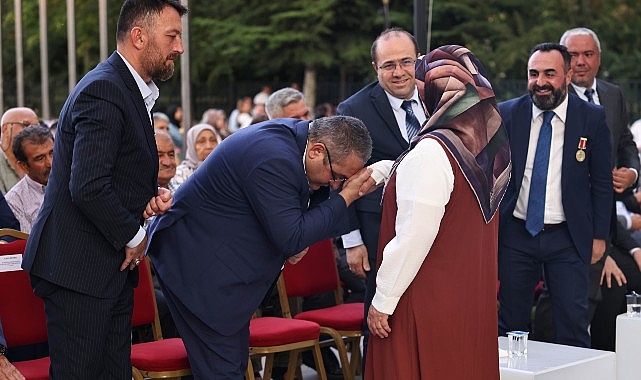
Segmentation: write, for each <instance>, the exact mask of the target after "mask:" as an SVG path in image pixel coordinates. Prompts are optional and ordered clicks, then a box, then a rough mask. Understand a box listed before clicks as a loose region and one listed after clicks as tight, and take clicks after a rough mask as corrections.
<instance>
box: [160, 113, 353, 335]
mask: <svg viewBox="0 0 641 380" xmlns="http://www.w3.org/2000/svg"><path fill="white" fill-rule="evenodd" d="M309 123H310V122H309V121H301V120H296V119H275V120H270V121H266V122H263V123H259V124H256V125H253V126H250V127H247V128H243V129H241V130H239V131H237V132H235V133H234V134H232V135H231V136H229V137H228V138H226V139H225V140H224V141H223V142H222V143H221V144H220V145H219V146H218V147H217V148H216V149H214V151H213V152H212V153H211V154H210V155H209V156H208V157H207V160H205V162H204V163H203V164H202V165H201V166H200V167H199V168H198V170H196V171H195V172H194V174H192V175H191V176H190V177H189V178H188V179H187V181H186V182H185V183H184V184H183V185H181V186H180V188H179V189H178V190H177V191H176V193H175V194H174V202H173V204H172V207H171V209H170V210H169V211H168V212H167V213H166V214H164V215H163V216H161V217H158V218H156V220H154V221H153V222H152V224H151V225H150V226H149V228H148V232H149V246H148V254H149V256H150V257H151V259H152V262H153V264H154V267H155V269H156V273H157V275H158V278H159V279H160V282H161V284H162V285H163V289H164V290H165V291H169V292H170V293H171V294H172V295H173V296H174V297H171V298H174V299H179V300H180V303H181V305H175V306H176V307H179V308H186V309H188V310H189V311H190V313H191V314H193V315H195V316H196V317H197V318H199V319H200V320H201V321H202V322H204V323H205V324H206V325H207V326H209V327H210V328H211V329H213V330H215V331H217V332H218V333H220V334H222V335H225V336H230V335H234V334H236V333H237V332H238V331H239V330H240V329H242V328H243V327H245V326H247V325H248V323H249V320H250V318H251V315H252V313H253V312H254V311H255V310H256V309H257V308H258V306H259V305H260V303H261V301H262V300H263V298H264V297H265V296H266V294H267V292H268V291H269V290H270V288H271V285H272V284H273V283H274V281H275V279H276V278H277V276H278V275H279V273H280V270H281V268H282V266H283V264H284V262H285V260H286V259H287V258H288V257H289V256H292V255H294V254H297V253H299V252H300V251H302V250H303V249H304V248H306V247H308V246H310V245H311V244H313V243H315V242H317V241H319V240H322V239H326V238H328V237H331V236H336V235H340V234H341V233H345V232H348V230H349V228H348V227H349V223H348V217H347V207H346V205H345V201H344V199H343V198H342V197H340V196H338V195H337V194H334V195H330V198H329V199H327V200H325V201H324V202H320V203H319V204H318V205H317V206H316V207H314V208H313V209H311V210H307V207H308V202H309V200H310V195H309V184H308V182H307V176H306V173H305V168H304V166H303V155H304V152H305V147H306V143H307V134H308V126H309ZM168 298H169V297H168Z"/></svg>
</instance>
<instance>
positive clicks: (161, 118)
mask: <svg viewBox="0 0 641 380" xmlns="http://www.w3.org/2000/svg"><path fill="white" fill-rule="evenodd" d="M151 116H152V117H153V118H154V129H156V130H159V131H163V132H167V133H169V116H167V115H166V114H164V113H162V112H154V113H153V114H152V115H151ZM172 145H173V140H172Z"/></svg>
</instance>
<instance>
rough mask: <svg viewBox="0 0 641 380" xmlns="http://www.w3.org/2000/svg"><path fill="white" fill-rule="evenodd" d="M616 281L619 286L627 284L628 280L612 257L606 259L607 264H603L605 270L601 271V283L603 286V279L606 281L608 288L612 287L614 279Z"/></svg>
mask: <svg viewBox="0 0 641 380" xmlns="http://www.w3.org/2000/svg"><path fill="white" fill-rule="evenodd" d="M613 278H614V279H615V280H616V282H617V284H619V286H623V284H627V283H628V280H627V279H626V278H625V275H624V274H623V272H621V268H619V266H618V265H617V263H616V261H614V259H613V258H612V257H610V256H608V257H606V258H605V263H604V264H603V270H602V271H601V282H600V284H601V285H603V279H605V284H606V285H607V287H608V288H611V287H612V279H613Z"/></svg>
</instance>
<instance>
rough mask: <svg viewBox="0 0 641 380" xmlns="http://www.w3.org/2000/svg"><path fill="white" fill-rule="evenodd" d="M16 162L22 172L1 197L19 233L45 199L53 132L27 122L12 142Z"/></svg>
mask: <svg viewBox="0 0 641 380" xmlns="http://www.w3.org/2000/svg"><path fill="white" fill-rule="evenodd" d="M13 154H14V156H15V157H16V162H17V164H18V166H19V167H20V169H21V170H23V171H24V172H25V173H26V175H25V176H24V177H22V179H21V180H20V181H19V182H18V183H17V184H16V185H15V186H13V187H12V188H11V190H9V192H8V193H7V195H6V196H5V198H6V199H7V203H8V204H9V207H10V208H11V211H13V214H14V215H15V216H16V218H17V219H18V221H19V222H20V230H21V231H22V232H26V233H31V226H33V223H34V222H35V220H36V217H37V216H38V211H39V210H40V206H41V205H42V202H43V201H44V198H45V186H47V182H48V181H49V173H50V172H51V161H52V160H53V135H52V134H51V131H50V130H49V128H45V127H43V126H40V125H31V126H29V127H27V128H25V129H23V130H22V131H20V132H19V133H18V134H17V135H16V138H15V140H14V141H13Z"/></svg>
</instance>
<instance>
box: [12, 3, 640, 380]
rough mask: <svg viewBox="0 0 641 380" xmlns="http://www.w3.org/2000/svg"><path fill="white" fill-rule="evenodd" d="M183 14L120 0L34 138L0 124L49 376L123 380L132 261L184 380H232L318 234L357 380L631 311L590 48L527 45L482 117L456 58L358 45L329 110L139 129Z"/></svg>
mask: <svg viewBox="0 0 641 380" xmlns="http://www.w3.org/2000/svg"><path fill="white" fill-rule="evenodd" d="M187 11H188V10H187V9H186V8H185V7H184V6H183V5H181V3H180V2H178V1H176V0H156V1H151V0H126V1H125V2H124V5H123V7H122V9H121V13H120V17H119V21H118V28H117V48H116V51H115V52H114V53H113V54H112V55H111V56H110V57H109V58H108V59H107V60H106V61H104V62H102V63H100V64H99V65H98V66H97V67H96V68H95V69H93V70H92V71H90V72H89V73H87V75H85V77H84V78H83V79H82V80H81V81H80V82H79V83H78V85H77V86H76V87H75V89H74V90H73V91H72V92H71V94H70V95H69V98H68V99H67V101H66V103H65V105H64V106H63V109H62V111H61V113H60V117H59V119H58V121H57V123H56V124H55V129H54V130H52V128H49V127H47V126H44V125H43V123H42V122H41V121H40V120H38V116H37V114H36V113H35V112H34V111H33V110H31V109H29V108H25V107H16V108H11V109H9V110H7V111H5V112H4V114H3V115H2V118H1V130H0V132H1V135H0V142H1V149H2V152H1V153H0V191H1V195H2V196H1V197H0V223H2V226H1V227H3V228H13V229H17V230H21V231H23V232H26V233H28V234H30V235H29V239H28V241H27V247H26V250H25V255H24V259H23V264H22V267H23V269H24V270H25V271H26V272H28V273H29V276H30V279H31V283H32V286H33V289H34V293H35V294H36V295H37V296H38V297H41V298H42V299H43V301H44V303H45V307H46V314H47V328H48V338H49V342H48V355H49V357H50V359H51V369H50V373H51V375H52V377H53V378H108V379H130V378H131V375H132V370H131V362H130V359H129V355H130V345H131V326H130V321H131V314H132V309H133V301H132V300H133V289H134V287H135V286H136V283H137V281H138V272H137V267H138V264H139V263H140V261H141V260H142V259H143V258H144V257H145V256H146V255H148V256H149V257H150V258H151V262H152V264H153V270H154V276H155V277H154V279H155V281H156V287H157V288H156V299H157V303H158V310H159V315H160V319H161V324H162V329H163V333H164V335H165V336H166V337H172V336H176V337H178V336H179V337H181V338H182V339H183V341H184V343H185V347H186V349H187V352H188V355H189V359H190V365H191V369H192V373H193V377H194V378H196V379H236V380H238V379H240V378H242V377H243V376H244V375H245V370H246V368H247V365H248V360H249V346H248V341H249V327H248V326H249V321H250V319H251V318H252V315H253V314H254V313H255V312H256V310H259V309H260V308H261V307H262V309H263V311H264V312H265V313H267V314H269V313H278V310H279V309H278V305H273V304H272V305H270V302H269V299H270V297H269V295H270V292H271V291H272V286H273V284H274V283H275V280H276V278H277V277H278V276H279V274H280V271H281V269H282V267H283V264H284V263H285V261H289V262H291V263H296V262H298V261H300V260H301V259H303V258H304V256H305V255H306V253H307V249H308V247H309V246H310V245H312V244H313V243H315V242H316V241H319V240H321V239H327V238H333V239H334V241H335V243H336V247H337V248H338V249H339V250H338V251H339V252H342V255H338V257H337V266H338V270H339V273H340V274H341V279H342V280H343V283H344V284H346V289H345V291H346V298H350V295H351V299H350V300H351V301H356V302H363V303H364V308H363V321H364V323H363V335H364V341H363V360H362V372H363V377H364V379H372V380H376V379H394V378H407V379H421V378H423V379H432V378H436V379H441V378H448V379H469V378H483V379H488V380H489V379H498V378H499V372H498V365H497V355H498V345H497V339H496V337H497V336H500V335H505V334H506V333H507V332H509V331H513V330H523V331H530V332H531V334H532V335H531V337H532V338H533V339H537V340H542V341H549V342H555V343H559V344H565V345H572V346H578V347H593V348H598V349H603V350H614V346H615V336H616V334H615V332H616V331H615V329H616V317H617V315H618V314H620V313H622V312H624V311H625V294H626V293H628V292H631V291H636V292H640V293H641V195H640V194H641V192H637V191H636V188H637V185H638V174H639V170H641V164H640V160H639V152H640V151H641V149H639V148H638V147H641V144H638V143H635V137H636V140H637V141H641V136H639V135H637V134H634V135H633V133H632V131H634V128H633V129H632V131H631V129H630V127H629V120H628V113H627V109H626V105H625V100H624V98H623V94H622V92H621V90H620V88H619V87H618V86H616V85H614V84H612V83H609V82H607V81H604V80H601V79H597V74H598V72H599V69H600V63H601V54H602V51H601V45H600V42H599V39H598V36H597V35H596V33H594V31H592V30H590V29H588V28H573V29H568V30H567V31H566V32H565V33H564V34H563V35H562V36H561V37H560V39H559V42H558V43H557V42H542V43H540V44H537V45H536V46H534V47H533V48H532V50H531V52H530V55H529V57H528V63H527V67H526V70H525V71H526V77H527V81H528V84H527V89H526V93H525V94H524V95H522V96H520V97H517V98H514V99H510V100H507V101H504V102H501V103H497V101H496V99H495V94H494V91H493V89H492V85H491V78H488V75H487V72H486V71H485V68H484V67H483V64H482V62H480V61H479V60H478V59H477V58H476V56H475V55H474V54H473V52H471V51H470V50H468V49H467V48H465V47H463V46H458V45H448V46H442V47H439V48H437V49H434V50H433V51H431V52H426V54H425V55H422V54H421V53H422V52H419V49H418V44H417V42H416V39H415V37H414V36H413V35H412V34H410V33H408V32H407V31H405V30H403V29H400V28H390V29H386V30H385V31H383V32H382V33H381V34H380V35H379V36H378V37H377V38H376V39H375V41H374V42H373V44H372V46H371V59H372V61H371V65H372V69H373V70H374V72H375V73H376V76H377V80H376V81H375V82H373V83H371V84H369V85H367V86H365V87H364V88H362V89H361V90H360V91H358V92H357V93H355V94H354V95H352V96H350V97H349V98H348V99H346V100H344V101H342V102H341V103H340V104H339V105H338V106H337V107H336V108H335V107H334V106H333V105H331V104H328V103H323V104H320V105H318V106H317V107H316V108H315V109H311V108H310V107H309V105H308V104H307V102H306V99H305V97H304V95H303V93H302V92H301V91H300V89H298V88H295V86H292V87H285V88H281V89H277V90H275V91H274V90H273V89H272V88H271V87H270V86H264V87H263V88H262V89H261V91H260V92H259V93H257V94H256V95H255V96H254V97H250V96H244V97H241V98H239V99H238V101H237V104H236V108H235V109H233V110H232V111H231V112H230V113H229V117H228V118H227V116H226V115H227V113H226V112H225V111H224V110H222V109H217V108H210V109H207V110H206V111H204V113H203V115H202V119H201V120H200V122H199V123H196V124H195V125H191V124H192V123H187V122H186V121H185V120H182V109H181V107H180V106H178V105H171V106H169V107H168V108H167V109H165V110H164V112H159V111H156V112H152V111H154V105H155V103H156V101H157V99H158V97H159V96H161V94H160V93H159V90H158V87H157V86H156V85H155V83H154V81H158V80H166V79H168V78H169V77H171V75H172V74H173V68H174V60H175V59H176V58H177V57H178V56H180V54H182V53H183V47H182V40H181V33H182V26H181V18H182V16H183V15H185V14H186V12H187ZM639 129H641V127H640V128H639ZM330 151H331V156H330ZM461 231H465V239H461V238H460V234H461ZM181 237H188V238H185V239H181ZM460 278H464V279H465V283H466V286H467V287H470V288H472V289H474V297H472V299H470V300H467V301H466V302H465V304H464V305H462V304H461V302H460V297H459V296H458V295H457V294H456V293H458V292H459V291H460V290H459V289H457V288H456V287H452V281H453V279H460ZM497 280H498V281H499V284H500V286H499V290H498V301H499V303H498V305H499V306H498V311H497V307H496V305H497V302H496V301H497V289H496V284H497ZM540 283H542V284H544V285H543V290H542V292H541V294H540V295H538V293H537V294H535V289H536V288H537V285H538V284H540ZM535 295H537V297H536V298H535ZM239 300H242V302H239ZM533 300H534V302H533ZM316 302H317V300H314V299H309V300H305V303H303V308H307V309H309V308H315V307H318V306H315V303H316ZM272 303H273V301H272ZM276 303H277V302H276ZM463 307H464V309H462V308H463ZM298 311H300V310H298ZM533 311H534V312H533ZM0 318H1V316H0ZM0 322H1V319H0ZM457 337H459V338H460V339H456V338H457ZM461 340H465V341H466V342H468V343H469V344H465V345H460V344H459V343H458V342H459V341H461ZM5 351H6V342H5V341H4V337H3V335H2V326H1V323H0V379H22V378H23V377H22V376H21V375H20V374H19V373H18V371H17V370H16V369H15V368H14V367H13V366H12V365H11V363H10V361H9V360H8V359H7V358H12V357H11V348H9V353H6V352H5ZM5 354H6V355H5ZM461 356H465V357H466V358H468V360H467V362H466V364H465V365H464V366H460V365H459V366H452V363H451V358H453V357H461ZM12 359H14V360H15V359H17V360H20V358H15V357H14V358H12ZM323 360H324V367H325V368H324V369H321V368H317V370H319V371H324V372H326V373H327V375H328V378H329V379H334V378H342V373H341V369H340V365H339V364H338V361H336V358H335V357H334V356H333V354H332V353H331V351H325V352H324V353H323ZM282 362H285V363H286V359H285V360H280V359H277V360H276V366H275V367H274V371H273V379H275V380H279V379H282V378H285V377H286V376H287V375H288V374H286V369H287V368H286V364H285V365H282ZM107 363H109V365H107ZM253 368H255V369H258V368H260V364H259V363H256V364H254V365H253ZM289 375H291V374H289ZM255 376H256V377H257V378H259V377H260V372H258V371H257V372H256V373H255Z"/></svg>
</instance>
